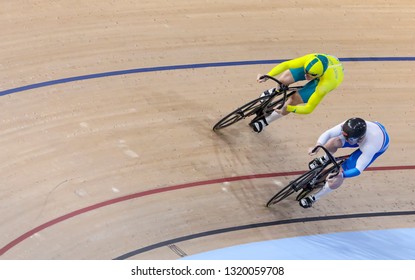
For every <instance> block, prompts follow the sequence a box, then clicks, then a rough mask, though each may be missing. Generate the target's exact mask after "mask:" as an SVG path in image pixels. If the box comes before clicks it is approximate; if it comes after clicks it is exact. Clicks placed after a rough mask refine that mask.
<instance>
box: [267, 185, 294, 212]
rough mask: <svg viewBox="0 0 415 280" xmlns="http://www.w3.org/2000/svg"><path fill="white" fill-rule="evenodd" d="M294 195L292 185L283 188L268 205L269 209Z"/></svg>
mask: <svg viewBox="0 0 415 280" xmlns="http://www.w3.org/2000/svg"><path fill="white" fill-rule="evenodd" d="M293 193H294V189H293V188H292V184H288V186H286V187H285V188H283V189H282V190H280V191H279V192H278V193H277V194H276V195H274V196H273V197H272V198H271V199H270V200H269V201H268V202H267V204H266V206H267V207H270V206H272V205H274V204H276V203H278V202H280V201H281V200H283V199H284V198H287V197H289V196H290V195H292V194H293Z"/></svg>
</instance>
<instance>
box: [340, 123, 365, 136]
mask: <svg viewBox="0 0 415 280" xmlns="http://www.w3.org/2000/svg"><path fill="white" fill-rule="evenodd" d="M342 132H343V135H344V137H346V139H361V138H362V137H363V136H365V134H366V122H365V120H363V119H361V118H351V119H348V120H347V121H345V123H344V124H343V126H342Z"/></svg>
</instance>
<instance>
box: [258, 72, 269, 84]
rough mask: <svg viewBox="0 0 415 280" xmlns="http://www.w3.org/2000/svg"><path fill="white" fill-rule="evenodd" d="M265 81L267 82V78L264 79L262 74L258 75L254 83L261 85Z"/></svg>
mask: <svg viewBox="0 0 415 280" xmlns="http://www.w3.org/2000/svg"><path fill="white" fill-rule="evenodd" d="M266 80H268V78H267V77H265V76H264V75H262V74H258V76H257V77H256V81H257V82H258V83H263V82H265V81H266Z"/></svg>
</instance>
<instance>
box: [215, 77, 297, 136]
mask: <svg viewBox="0 0 415 280" xmlns="http://www.w3.org/2000/svg"><path fill="white" fill-rule="evenodd" d="M262 78H268V79H271V80H273V81H275V82H276V83H277V84H278V85H279V87H278V89H277V88H272V89H271V92H269V90H267V91H265V92H264V95H261V96H260V97H258V98H255V99H253V100H251V101H249V102H248V103H246V104H245V105H243V106H241V107H239V108H237V109H236V110H234V111H232V112H231V113H229V114H228V115H226V116H225V117H223V118H222V119H221V120H220V121H218V122H217V123H216V124H215V125H214V126H213V130H214V131H217V130H219V129H222V128H224V127H228V126H230V125H232V124H234V123H237V122H239V121H240V120H242V119H245V118H247V117H250V116H253V115H255V117H254V118H253V119H252V120H251V122H250V124H251V123H253V122H255V121H257V120H259V119H260V118H263V117H264V116H265V117H266V116H268V115H270V114H271V113H272V111H273V110H274V109H276V108H277V109H281V108H282V107H283V106H284V104H285V102H286V100H287V98H288V97H290V96H291V95H293V94H294V93H296V92H297V91H298V90H300V89H301V88H303V86H287V85H284V84H283V83H281V82H280V81H279V80H277V79H276V78H274V77H271V76H268V75H263V76H262V77H261V79H262ZM281 96H282V97H281ZM277 97H280V98H277Z"/></svg>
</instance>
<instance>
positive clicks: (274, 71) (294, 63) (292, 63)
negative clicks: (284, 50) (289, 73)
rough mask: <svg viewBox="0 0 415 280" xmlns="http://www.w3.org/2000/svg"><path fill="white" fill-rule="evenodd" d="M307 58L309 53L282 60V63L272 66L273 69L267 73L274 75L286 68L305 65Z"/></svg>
mask: <svg viewBox="0 0 415 280" xmlns="http://www.w3.org/2000/svg"><path fill="white" fill-rule="evenodd" d="M306 58H307V55H305V56H302V57H299V58H294V59H291V60H287V61H284V62H281V63H280V64H278V65H277V66H275V67H274V68H272V69H271V71H269V72H268V74H267V75H268V76H272V77H274V76H276V75H279V74H281V73H282V72H284V71H285V70H288V69H290V68H300V67H304V63H305V61H306Z"/></svg>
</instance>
